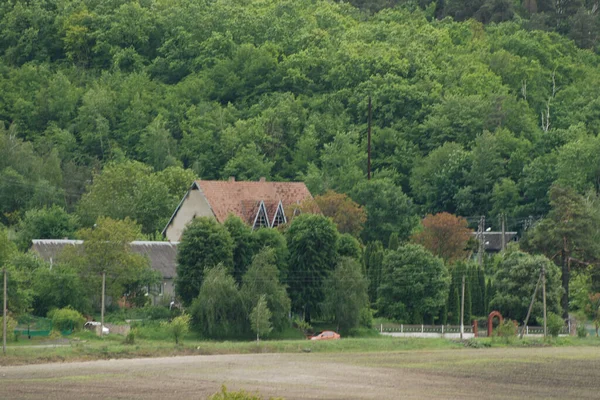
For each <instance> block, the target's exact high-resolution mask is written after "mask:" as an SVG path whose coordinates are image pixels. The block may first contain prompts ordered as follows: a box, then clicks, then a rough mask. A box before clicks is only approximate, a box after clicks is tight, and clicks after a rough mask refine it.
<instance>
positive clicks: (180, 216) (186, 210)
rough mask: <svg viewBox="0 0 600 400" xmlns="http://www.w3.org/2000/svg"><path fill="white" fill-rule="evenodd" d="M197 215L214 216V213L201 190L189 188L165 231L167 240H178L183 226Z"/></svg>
mask: <svg viewBox="0 0 600 400" xmlns="http://www.w3.org/2000/svg"><path fill="white" fill-rule="evenodd" d="M198 217H214V213H213V211H212V209H211V208H210V205H209V204H208V202H207V201H206V198H205V197H204V195H203V194H202V191H201V190H190V191H189V192H188V194H187V196H186V198H185V199H184V200H183V202H182V203H181V207H179V210H178V211H177V214H175V217H174V218H173V220H172V221H171V223H170V224H169V226H168V227H167V229H166V231H165V236H166V237H167V240H169V241H170V242H178V241H179V240H180V239H181V234H182V233H183V230H184V229H185V226H186V225H187V224H188V223H190V222H191V221H192V220H193V219H194V218H198Z"/></svg>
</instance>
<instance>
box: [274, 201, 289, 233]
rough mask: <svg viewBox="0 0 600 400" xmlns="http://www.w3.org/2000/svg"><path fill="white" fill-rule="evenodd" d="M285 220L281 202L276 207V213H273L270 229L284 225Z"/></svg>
mask: <svg viewBox="0 0 600 400" xmlns="http://www.w3.org/2000/svg"><path fill="white" fill-rule="evenodd" d="M286 222H287V219H286V218H285V213H284V212H283V204H282V203H281V200H280V201H279V204H278V205H277V211H275V216H274V217H273V222H272V223H271V228H275V227H277V226H279V225H282V224H285V223H286Z"/></svg>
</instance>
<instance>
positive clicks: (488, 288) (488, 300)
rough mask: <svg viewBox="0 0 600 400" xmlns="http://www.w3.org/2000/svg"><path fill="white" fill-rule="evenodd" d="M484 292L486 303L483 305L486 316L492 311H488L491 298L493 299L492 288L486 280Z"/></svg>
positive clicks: (490, 282)
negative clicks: (485, 293)
mask: <svg viewBox="0 0 600 400" xmlns="http://www.w3.org/2000/svg"><path fill="white" fill-rule="evenodd" d="M486 292H487V299H486V303H485V313H486V314H488V313H490V312H491V311H492V310H490V299H491V298H492V297H494V287H493V286H492V280H491V279H488V282H487V286H486Z"/></svg>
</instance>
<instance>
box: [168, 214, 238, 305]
mask: <svg viewBox="0 0 600 400" xmlns="http://www.w3.org/2000/svg"><path fill="white" fill-rule="evenodd" d="M233 248H234V245H233V240H232V239H231V235H230V234H229V232H228V231H227V229H226V228H225V226H223V225H220V224H219V223H218V222H217V221H215V220H214V219H213V218H208V217H202V218H196V219H195V220H193V221H192V222H190V223H189V224H188V225H187V227H186V228H185V230H184V231H183V235H182V237H181V242H180V243H179V246H178V249H177V279H176V281H175V289H176V292H177V294H178V295H179V296H180V297H181V299H182V300H183V302H184V303H185V304H190V303H191V302H192V300H193V299H195V298H196V297H197V296H198V293H199V291H200V287H201V286H202V282H203V280H204V270H205V269H206V268H212V267H215V266H216V265H219V264H221V265H222V266H223V268H227V269H228V270H230V271H231V270H232V269H233Z"/></svg>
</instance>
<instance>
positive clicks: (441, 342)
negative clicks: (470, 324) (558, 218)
mask: <svg viewBox="0 0 600 400" xmlns="http://www.w3.org/2000/svg"><path fill="white" fill-rule="evenodd" d="M372 332H373V330H368V329H365V330H364V331H362V332H358V334H359V335H360V336H362V337H344V338H342V340H334V341H309V340H306V339H304V338H303V337H301V333H300V332H299V331H298V330H295V329H292V328H290V329H289V330H285V331H284V332H282V333H281V334H280V336H274V337H273V338H270V339H269V340H261V341H260V343H256V342H255V341H208V340H200V339H198V337H197V336H196V335H195V334H194V333H191V334H190V335H188V336H187V337H186V338H185V339H184V341H183V343H182V344H180V345H178V346H175V344H174V341H173V340H171V339H170V338H169V337H168V335H166V333H165V332H164V331H161V330H157V329H156V327H155V326H154V324H149V325H145V326H143V327H137V328H136V337H135V343H134V344H133V345H126V344H124V337H123V336H120V335H107V336H105V337H98V336H96V335H95V334H93V333H92V332H88V331H83V332H78V333H76V334H73V335H71V336H69V339H70V344H69V345H67V346H63V347H28V346H31V345H44V344H45V343H48V341H47V340H43V339H41V338H36V339H31V340H29V339H21V340H20V341H19V342H17V343H15V342H9V343H8V346H7V347H8V348H7V355H6V356H4V357H0V365H17V364H32V363H44V362H62V361H79V360H81V361H85V360H97V359H109V358H138V357H163V356H177V355H212V354H252V353H302V352H304V353H369V352H381V353H390V352H399V351H414V350H428V351H430V350H431V351H433V350H448V349H463V348H466V347H470V348H483V347H541V346H600V339H598V338H595V337H587V338H583V339H580V338H577V337H560V338H549V339H547V340H545V341H544V340H543V339H525V340H519V339H516V338H515V339H513V340H512V341H511V342H510V343H506V342H505V341H503V340H501V339H497V338H496V339H492V338H481V339H472V340H469V341H465V342H460V341H456V340H448V339H418V338H393V337H389V336H379V335H377V336H374V337H368V336H369V335H372ZM299 335H300V337H299ZM50 343H53V342H50Z"/></svg>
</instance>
